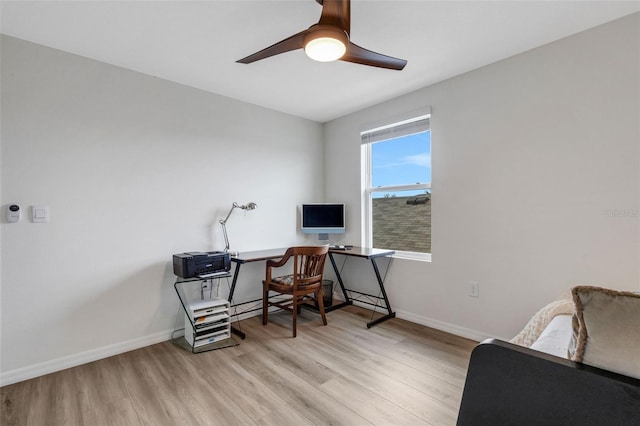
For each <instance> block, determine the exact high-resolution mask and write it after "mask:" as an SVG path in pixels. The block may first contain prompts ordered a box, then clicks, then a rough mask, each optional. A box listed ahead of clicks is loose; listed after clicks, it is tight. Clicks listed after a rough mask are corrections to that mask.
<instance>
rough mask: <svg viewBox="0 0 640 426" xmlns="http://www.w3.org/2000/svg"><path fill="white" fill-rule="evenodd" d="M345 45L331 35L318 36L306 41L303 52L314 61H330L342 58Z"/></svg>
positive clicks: (345, 49)
mask: <svg viewBox="0 0 640 426" xmlns="http://www.w3.org/2000/svg"><path fill="white" fill-rule="evenodd" d="M346 51H347V46H345V45H344V43H343V42H341V41H340V40H338V39H335V38H333V37H318V38H315V39H313V40H311V41H309V42H308V43H307V45H306V46H305V47H304V52H305V53H306V54H307V56H308V57H310V58H311V59H313V60H314V61H319V62H331V61H337V60H338V59H340V58H342V55H344V53H345V52H346Z"/></svg>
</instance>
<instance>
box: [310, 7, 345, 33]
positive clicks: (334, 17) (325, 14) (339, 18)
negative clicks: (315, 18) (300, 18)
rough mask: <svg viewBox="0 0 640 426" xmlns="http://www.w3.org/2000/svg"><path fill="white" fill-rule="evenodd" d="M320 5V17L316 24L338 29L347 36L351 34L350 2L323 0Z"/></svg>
mask: <svg viewBox="0 0 640 426" xmlns="http://www.w3.org/2000/svg"><path fill="white" fill-rule="evenodd" d="M316 1H317V0H316ZM318 3H320V2H318ZM321 4H322V15H320V22H318V24H319V25H330V26H332V27H338V28H340V29H342V30H345V31H346V32H347V35H349V34H350V33H351V1H350V0H323V1H322V3H321Z"/></svg>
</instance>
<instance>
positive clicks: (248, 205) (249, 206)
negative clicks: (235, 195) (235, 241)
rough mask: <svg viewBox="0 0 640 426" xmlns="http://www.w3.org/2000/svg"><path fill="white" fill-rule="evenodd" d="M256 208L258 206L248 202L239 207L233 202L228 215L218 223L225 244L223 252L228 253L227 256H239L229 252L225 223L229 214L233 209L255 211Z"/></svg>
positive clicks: (234, 252) (236, 253)
mask: <svg viewBox="0 0 640 426" xmlns="http://www.w3.org/2000/svg"><path fill="white" fill-rule="evenodd" d="M256 207H258V205H257V204H256V203H254V202H250V203H247V204H245V205H242V206H241V205H239V204H238V203H236V202H235V201H234V202H233V205H232V206H231V210H229V213H228V214H227V217H225V218H224V219H223V220H221V221H220V225H222V233H223V235H224V243H225V247H224V251H226V252H227V253H229V255H231V256H234V257H235V256H237V255H238V254H239V253H238V252H237V251H229V237H228V236H227V221H228V220H229V217H230V216H231V212H233V209H235V208H239V209H242V210H255V209H256Z"/></svg>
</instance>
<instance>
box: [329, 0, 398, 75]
mask: <svg viewBox="0 0 640 426" xmlns="http://www.w3.org/2000/svg"><path fill="white" fill-rule="evenodd" d="M325 3H326V0H325ZM340 60H341V61H347V62H354V63H356V64H362V65H370V66H372V67H378V68H387V69H390V70H398V71H400V70H402V69H403V68H404V66H405V65H407V61H405V60H404V59H398V58H393V57H391V56H387V55H383V54H381V53H376V52H372V51H371V50H367V49H365V48H363V47H360V46H358V45H357V44H353V43H351V42H349V46H347V52H346V53H345V54H344V56H343V57H342V58H340Z"/></svg>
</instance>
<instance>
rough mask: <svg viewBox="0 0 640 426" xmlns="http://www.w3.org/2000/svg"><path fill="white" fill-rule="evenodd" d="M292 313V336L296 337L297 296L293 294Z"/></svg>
mask: <svg viewBox="0 0 640 426" xmlns="http://www.w3.org/2000/svg"><path fill="white" fill-rule="evenodd" d="M292 308H293V309H292V314H293V337H296V320H297V317H298V296H296V295H295V294H294V295H293V306H292Z"/></svg>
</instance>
